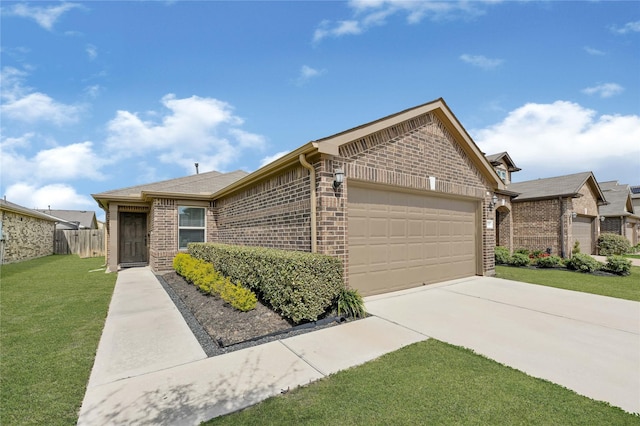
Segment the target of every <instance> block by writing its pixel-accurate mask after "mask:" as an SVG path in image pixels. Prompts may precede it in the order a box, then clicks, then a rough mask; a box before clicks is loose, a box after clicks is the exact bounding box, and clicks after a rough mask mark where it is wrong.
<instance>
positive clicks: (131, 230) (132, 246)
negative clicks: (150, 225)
mask: <svg viewBox="0 0 640 426" xmlns="http://www.w3.org/2000/svg"><path fill="white" fill-rule="evenodd" d="M119 239H120V244H119V246H120V247H119V249H120V250H119V255H120V256H119V257H120V260H119V263H121V264H146V263H147V214H146V213H120V236H119Z"/></svg>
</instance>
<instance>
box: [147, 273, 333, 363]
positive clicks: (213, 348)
mask: <svg viewBox="0 0 640 426" xmlns="http://www.w3.org/2000/svg"><path fill="white" fill-rule="evenodd" d="M156 278H157V280H158V281H159V282H160V284H161V285H162V288H164V290H165V291H166V292H167V295H168V296H169V298H170V299H171V300H172V301H173V303H174V304H175V306H176V308H177V309H178V311H179V312H180V314H182V317H183V318H184V320H185V322H186V323H187V325H188V326H189V328H190V329H191V332H192V333H193V335H194V336H195V338H196V339H197V340H198V343H200V346H201V347H202V349H203V350H204V352H205V354H206V355H207V357H213V356H218V355H222V354H226V353H229V352H235V351H238V350H241V349H246V348H250V347H253V346H258V345H262V344H264V343H269V342H274V341H277V340H281V339H286V338H288V337H293V336H298V335H301V334H306V333H309V332H311V331H317V330H321V329H324V328H329V327H333V326H335V325H339V324H340V323H342V322H344V320H343V319H340V318H337V319H336V320H335V321H331V322H328V323H321V324H315V325H309V324H306V325H305V326H304V327H302V328H295V327H294V328H292V329H290V330H285V331H283V332H280V333H275V334H270V335H267V336H263V337H258V338H256V339H252V340H248V341H246V342H241V343H237V344H235V345H231V346H225V347H221V346H219V345H218V344H217V343H216V341H215V340H214V339H213V338H212V337H211V336H210V335H209V334H208V333H207V332H206V330H205V329H204V327H202V325H201V324H200V322H199V321H198V320H197V319H196V317H195V316H194V315H193V314H192V313H191V311H190V310H189V308H187V306H186V305H185V303H184V302H183V301H182V299H181V298H180V297H179V296H178V295H177V294H176V292H175V291H174V290H173V289H172V288H171V286H170V285H169V284H167V282H166V281H165V280H164V278H163V277H162V276H160V275H156Z"/></svg>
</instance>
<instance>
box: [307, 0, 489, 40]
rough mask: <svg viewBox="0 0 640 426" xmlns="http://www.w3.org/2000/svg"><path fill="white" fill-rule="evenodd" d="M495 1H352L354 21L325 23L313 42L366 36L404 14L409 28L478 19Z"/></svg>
mask: <svg viewBox="0 0 640 426" xmlns="http://www.w3.org/2000/svg"><path fill="white" fill-rule="evenodd" d="M493 3H495V1H485V2H480V1H478V2H469V1H412V0H351V1H350V2H349V7H350V8H351V9H352V11H353V17H352V19H348V20H339V21H336V22H332V21H328V20H324V21H322V22H321V23H320V25H319V26H318V28H317V29H316V30H315V32H314V34H313V41H314V42H316V43H317V42H320V41H321V40H323V39H325V38H327V37H341V36H345V35H357V34H362V33H364V32H365V31H367V30H368V29H369V28H371V27H373V26H380V25H385V24H386V23H387V19H388V18H389V17H391V16H393V15H395V14H404V15H405V16H406V20H407V23H408V24H417V23H420V22H421V21H422V20H423V19H425V18H429V19H431V20H433V21H437V20H443V19H458V18H468V17H474V16H478V15H481V14H483V13H484V11H483V9H482V5H484V4H493Z"/></svg>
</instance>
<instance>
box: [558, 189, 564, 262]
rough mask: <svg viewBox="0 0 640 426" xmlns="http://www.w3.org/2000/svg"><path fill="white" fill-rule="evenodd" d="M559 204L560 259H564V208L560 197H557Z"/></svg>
mask: <svg viewBox="0 0 640 426" xmlns="http://www.w3.org/2000/svg"><path fill="white" fill-rule="evenodd" d="M558 201H559V202H560V257H562V258H563V259H564V255H565V252H564V220H565V219H564V208H563V205H562V197H558Z"/></svg>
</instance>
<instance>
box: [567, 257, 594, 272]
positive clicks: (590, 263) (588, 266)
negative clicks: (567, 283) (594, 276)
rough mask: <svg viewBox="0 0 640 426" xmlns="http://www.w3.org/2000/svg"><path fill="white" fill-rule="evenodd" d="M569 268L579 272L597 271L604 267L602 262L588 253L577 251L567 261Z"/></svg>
mask: <svg viewBox="0 0 640 426" xmlns="http://www.w3.org/2000/svg"><path fill="white" fill-rule="evenodd" d="M567 268H569V269H571V270H574V271H578V272H589V273H591V272H595V271H597V270H599V269H601V268H602V263H600V262H598V261H597V260H595V259H594V258H593V257H591V256H589V255H588V254H583V253H575V254H574V255H573V256H571V259H569V260H568V261H567Z"/></svg>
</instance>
